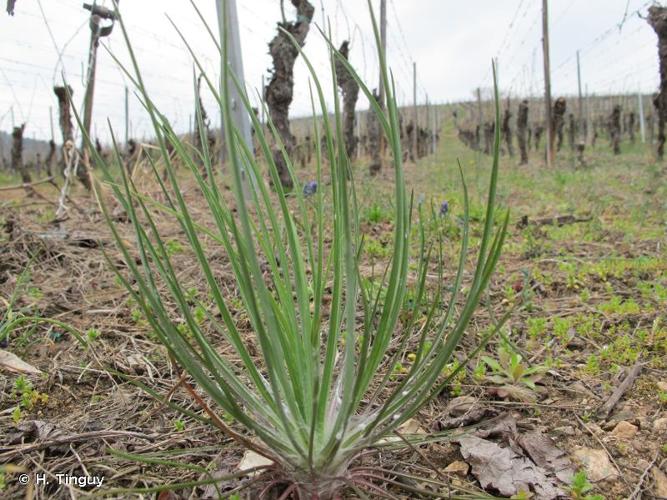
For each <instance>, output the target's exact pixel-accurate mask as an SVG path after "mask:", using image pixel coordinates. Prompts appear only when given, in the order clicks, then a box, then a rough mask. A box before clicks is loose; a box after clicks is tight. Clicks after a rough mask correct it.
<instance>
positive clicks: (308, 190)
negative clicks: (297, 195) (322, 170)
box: [303, 181, 317, 197]
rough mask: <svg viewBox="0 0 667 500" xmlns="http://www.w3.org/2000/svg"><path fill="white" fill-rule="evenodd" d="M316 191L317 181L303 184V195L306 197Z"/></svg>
mask: <svg viewBox="0 0 667 500" xmlns="http://www.w3.org/2000/svg"><path fill="white" fill-rule="evenodd" d="M315 193H317V181H310V182H308V183H306V185H305V186H303V195H304V196H306V197H308V196H312V195H314V194H315Z"/></svg>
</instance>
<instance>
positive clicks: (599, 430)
mask: <svg viewBox="0 0 667 500" xmlns="http://www.w3.org/2000/svg"><path fill="white" fill-rule="evenodd" d="M586 427H588V430H589V431H591V432H592V433H593V434H598V435H600V434H602V433H603V432H604V431H603V430H602V427H600V426H599V425H598V424H586Z"/></svg>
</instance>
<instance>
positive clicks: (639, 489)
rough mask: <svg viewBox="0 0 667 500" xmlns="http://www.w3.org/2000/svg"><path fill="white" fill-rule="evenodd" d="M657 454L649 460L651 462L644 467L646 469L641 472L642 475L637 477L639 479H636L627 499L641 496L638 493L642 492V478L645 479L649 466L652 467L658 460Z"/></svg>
mask: <svg viewBox="0 0 667 500" xmlns="http://www.w3.org/2000/svg"><path fill="white" fill-rule="evenodd" d="M658 456H659V454H658V453H656V454H655V457H653V460H652V461H651V463H650V464H648V467H646V469H644V472H643V473H642V475H641V476H640V477H639V480H638V481H637V486H635V489H634V490H633V491H632V493H631V494H630V496H629V497H628V500H633V499H635V498H641V496H640V495H641V494H642V484H644V480H645V479H646V476H647V475H648V473H649V471H650V470H651V468H652V467H653V465H655V463H656V462H657V461H658Z"/></svg>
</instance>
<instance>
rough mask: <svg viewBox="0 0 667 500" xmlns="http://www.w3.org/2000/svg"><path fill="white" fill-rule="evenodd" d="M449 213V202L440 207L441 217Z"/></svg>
mask: <svg viewBox="0 0 667 500" xmlns="http://www.w3.org/2000/svg"><path fill="white" fill-rule="evenodd" d="M447 212H449V203H448V202H447V201H443V202H442V204H441V205H440V217H444V216H445V215H447Z"/></svg>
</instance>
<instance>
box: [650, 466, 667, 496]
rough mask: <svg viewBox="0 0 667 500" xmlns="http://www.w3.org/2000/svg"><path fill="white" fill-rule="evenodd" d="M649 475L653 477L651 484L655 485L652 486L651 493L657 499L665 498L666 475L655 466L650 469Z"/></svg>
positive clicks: (666, 487) (666, 493)
mask: <svg viewBox="0 0 667 500" xmlns="http://www.w3.org/2000/svg"><path fill="white" fill-rule="evenodd" d="M651 475H652V476H653V482H654V483H655V485H654V486H653V493H655V496H656V497H658V498H665V497H667V475H665V473H664V472H662V471H661V470H660V469H658V468H657V467H656V466H655V465H654V466H653V469H651Z"/></svg>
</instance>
